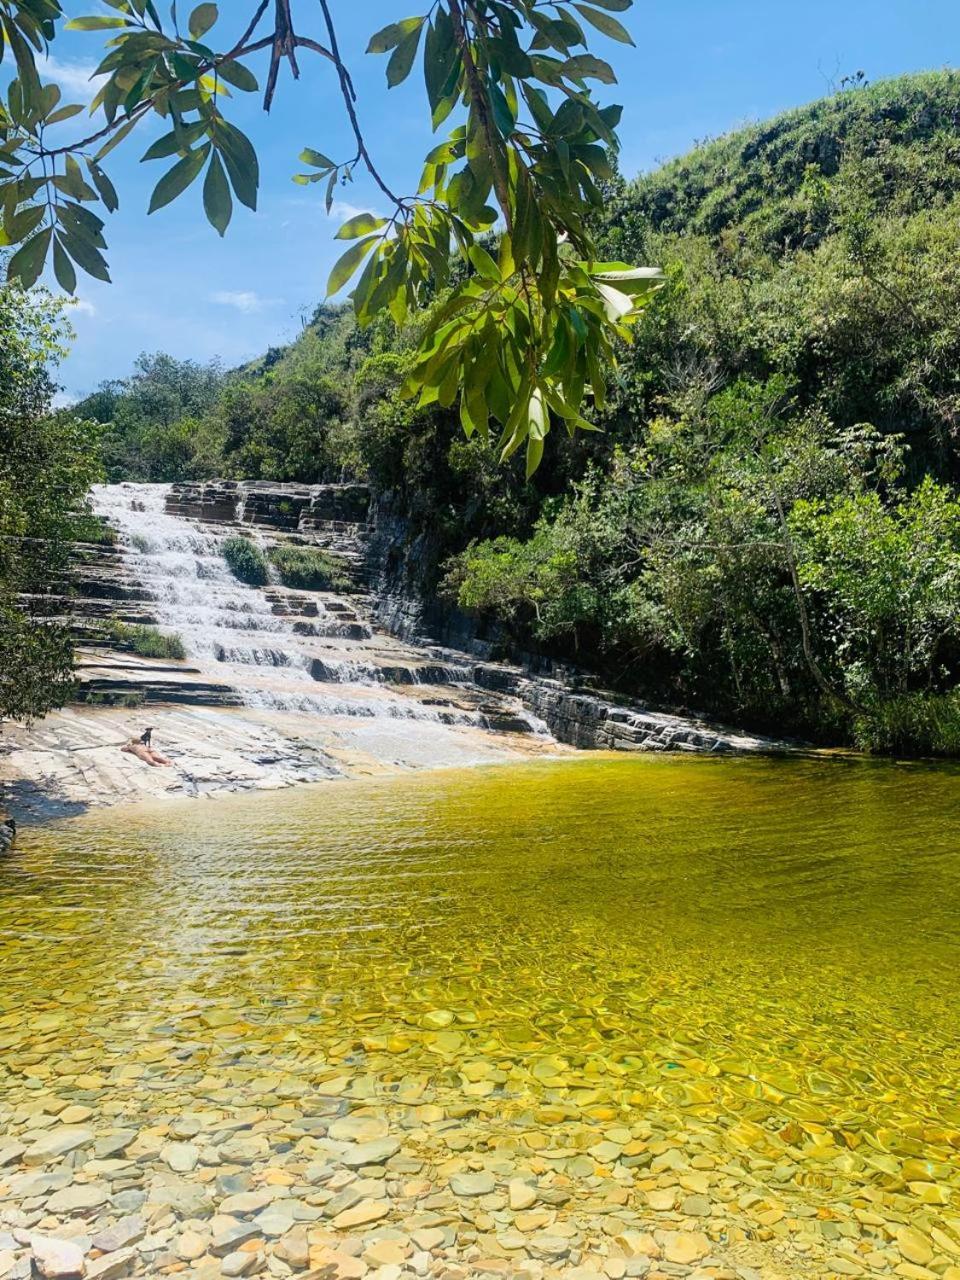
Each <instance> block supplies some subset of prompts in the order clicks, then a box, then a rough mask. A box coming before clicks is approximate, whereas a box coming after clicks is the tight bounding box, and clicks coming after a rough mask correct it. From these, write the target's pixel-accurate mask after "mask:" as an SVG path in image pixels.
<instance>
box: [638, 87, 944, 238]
mask: <svg viewBox="0 0 960 1280" xmlns="http://www.w3.org/2000/svg"><path fill="white" fill-rule="evenodd" d="M844 166H846V167H849V168H854V167H856V168H858V169H860V170H861V171H862V175H863V179H864V180H865V181H867V182H868V183H869V188H870V195H871V199H872V200H873V201H874V202H875V203H876V204H877V206H879V207H882V208H883V209H884V210H885V211H886V212H888V213H893V214H898V215H901V216H903V215H908V214H911V213H916V212H917V211H919V210H921V209H930V208H936V207H939V206H942V205H943V204H945V203H946V202H947V201H949V200H951V199H952V198H953V197H954V196H955V195H956V194H957V192H958V191H960V74H958V73H957V72H953V71H931V72H926V73H924V74H922V75H912V76H900V77H898V78H897V79H891V80H881V81H878V82H877V83H876V84H872V85H868V86H866V87H864V88H855V89H850V90H848V91H846V92H842V93H837V94H833V95H832V96H831V97H829V98H823V99H821V100H820V101H819V102H813V103H811V104H809V105H807V106H804V107H798V108H796V109H795V110H792V111H787V112H785V113H784V114H783V115H780V116H776V117H775V118H774V119H773V120H769V121H766V122H764V123H762V124H756V125H750V126H748V127H747V128H744V129H738V130H736V131H735V132H733V133H729V134H726V135H725V136H724V137H721V138H718V139H716V140H715V141H713V142H709V143H707V144H706V145H704V146H701V147H697V148H696V149H695V150H693V151H691V152H689V153H688V154H686V155H684V156H681V157H680V158H678V159H676V160H672V161H670V162H669V163H668V164H666V165H664V166H663V167H662V168H660V169H658V170H656V171H655V172H654V173H651V174H648V175H645V176H643V177H640V178H638V179H636V180H635V181H633V182H631V183H630V184H629V187H628V190H627V193H626V203H627V205H628V206H629V208H630V210H631V212H632V213H633V214H634V215H635V216H639V217H640V218H642V219H644V220H646V221H647V222H648V223H649V225H650V226H651V227H652V228H653V229H654V230H655V231H660V232H665V233H670V234H683V235H690V234H694V235H698V234H700V235H709V236H719V235H721V233H723V232H725V231H736V232H737V233H738V234H744V235H747V236H749V237H750V238H751V239H753V241H754V242H755V243H756V244H757V245H758V247H760V246H762V247H765V248H767V249H782V248H794V247H797V246H798V245H803V246H805V247H810V246H811V245H812V244H813V243H815V242H816V241H817V240H818V238H819V236H820V235H821V234H822V229H816V228H814V229H813V230H811V228H810V227H809V226H808V225H807V222H808V210H809V200H808V199H807V198H805V197H804V190H805V187H806V188H808V187H809V185H810V181H811V176H822V177H824V178H827V179H832V178H835V177H836V175H837V174H838V173H839V171H840V169H841V167H844Z"/></svg>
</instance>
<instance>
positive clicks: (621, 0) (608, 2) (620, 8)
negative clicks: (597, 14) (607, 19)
mask: <svg viewBox="0 0 960 1280" xmlns="http://www.w3.org/2000/svg"><path fill="white" fill-rule="evenodd" d="M593 3H594V4H595V5H597V6H598V7H599V8H601V9H606V10H607V12H608V13H626V11H627V10H628V9H629V8H631V7H632V6H633V0H593Z"/></svg>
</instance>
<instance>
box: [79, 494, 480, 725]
mask: <svg viewBox="0 0 960 1280" xmlns="http://www.w3.org/2000/svg"><path fill="white" fill-rule="evenodd" d="M169 489H170V486H169V485H161V484H130V483H128V484H120V485H100V486H97V487H96V488H95V489H94V492H93V498H92V501H93V508H94V510H95V512H96V513H97V514H98V515H100V516H102V517H103V518H104V519H105V520H106V521H107V522H108V523H109V524H110V525H111V526H112V527H113V528H114V529H115V530H116V531H117V533H118V534H119V538H120V545H121V547H122V549H123V553H124V556H125V559H126V563H127V565H128V567H129V569H130V572H131V575H132V576H133V577H134V578H135V579H136V581H137V582H138V583H139V585H140V586H141V587H142V588H143V589H144V590H145V591H147V592H148V594H149V596H150V597H151V600H152V601H153V610H152V612H153V613H154V615H155V616H156V619H157V625H158V626H159V627H160V629H161V630H162V631H165V632H169V633H172V634H176V635H178V636H179V637H180V639H181V641H182V642H183V646H184V649H185V651H186V654H187V657H188V659H189V660H190V663H191V665H192V666H194V667H195V668H197V669H198V670H199V671H200V672H201V673H202V674H203V675H204V676H205V677H210V678H212V679H214V680H216V681H218V682H220V683H225V684H229V685H231V686H232V687H233V688H235V689H236V691H237V692H238V693H239V695H240V696H241V698H242V699H243V701H244V703H245V704H246V705H247V706H249V707H256V708H260V709H267V710H276V711H292V712H300V713H307V714H312V715H319V716H324V717H331V716H333V717H339V716H354V717H355V716H360V717H366V718H378V719H380V718H385V717H386V718H391V719H403V720H407V719H417V720H425V721H434V722H442V723H445V724H451V723H460V724H477V723H482V720H483V717H482V716H478V715H477V714H476V713H475V712H471V711H463V712H460V711H458V710H457V709H455V708H449V709H444V710H438V709H437V708H435V707H431V706H426V705H424V704H423V703H422V702H421V701H419V700H418V699H415V698H409V697H404V696H402V695H401V694H400V693H398V692H396V691H394V690H391V689H388V688H386V687H385V686H384V683H383V677H382V675H381V673H380V671H379V670H378V668H377V666H376V664H375V663H374V662H372V661H370V660H369V658H368V656H367V654H366V653H365V651H362V650H361V651H360V652H354V651H353V650H350V651H349V652H347V653H344V652H343V651H342V650H341V649H335V650H333V651H332V652H331V651H330V650H329V649H326V648H321V647H320V645H321V644H322V641H321V640H318V639H316V638H315V637H317V636H318V635H319V636H323V637H326V638H327V639H328V640H329V638H330V637H336V636H340V635H342V634H343V632H344V629H345V624H344V623H343V620H342V618H341V617H340V616H338V611H337V610H330V611H327V610H326V607H325V606H324V604H323V603H322V601H317V609H318V617H317V619H316V621H311V622H310V623H309V624H307V625H304V624H303V623H300V624H299V625H296V624H294V623H293V622H291V621H290V620H289V618H286V617H282V616H278V614H277V612H275V603H274V601H275V599H276V595H277V592H276V589H275V588H273V587H268V588H266V589H262V588H258V587H251V586H247V585H244V584H243V583H240V582H238V581H237V579H236V578H234V576H233V574H232V573H231V572H230V570H229V568H228V567H227V564H226V561H225V560H224V558H223V543H224V541H225V540H226V536H227V535H226V534H224V533H222V532H221V531H220V530H219V529H217V528H216V527H214V526H210V525H199V524H196V523H194V522H192V521H190V520H187V519H184V518H182V517H180V516H176V515H173V514H171V513H170V512H169V511H168V510H167V495H168V493H169ZM268 593H269V594H268ZM270 595H273V596H274V600H271V598H270ZM331 603H336V602H331ZM342 608H343V606H342V605H341V606H340V609H342ZM354 625H355V624H354ZM364 630H366V629H364ZM339 643H340V644H343V643H344V642H343V641H340V642H339ZM318 680H319V681H322V682H332V683H335V684H336V686H337V696H336V697H331V696H323V695H321V694H320V693H319V692H318V690H317V681H318ZM410 683H411V684H416V683H417V681H416V677H415V674H414V675H413V676H412V677H411V681H410Z"/></svg>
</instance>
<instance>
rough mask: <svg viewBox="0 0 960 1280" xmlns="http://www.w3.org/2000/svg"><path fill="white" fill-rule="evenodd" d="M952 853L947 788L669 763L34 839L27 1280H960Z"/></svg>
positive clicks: (16, 1077)
mask: <svg viewBox="0 0 960 1280" xmlns="http://www.w3.org/2000/svg"><path fill="white" fill-rule="evenodd" d="M958 832H960V773H958V772H957V771H956V770H955V769H953V768H950V767H944V768H936V767H932V766H926V765H909V766H897V765H891V764H883V763H871V762H862V761H853V760H839V759H838V760H829V761H824V760H767V759H732V760H720V759H688V758H665V757H656V758H654V757H645V758H639V759H622V758H604V757H599V758H598V757H583V758H578V759H574V760H564V761H559V762H557V761H554V762H540V763H533V764H524V765H509V766H503V767H491V768H483V769H476V770H470V771H449V772H441V773H434V774H424V775H417V776H406V777H402V778H393V779H389V780H381V781H377V782H372V783H339V784H323V785H320V786H317V787H313V788H304V789H301V790H299V791H291V792H287V793H284V794H280V795H278V794H276V793H272V794H264V795H260V796H247V797H242V798H240V797H238V798H236V799H230V800H222V801H216V802H209V803H200V802H198V803H176V804H168V805H165V806H160V807H151V808H140V809H135V810H131V809H127V810H114V811H101V812H97V813H90V814H87V815H86V816H84V817H82V818H79V819H75V820H72V821H69V822H64V823H61V824H57V825H52V826H49V827H45V828H40V829H34V830H29V831H25V832H24V833H23V834H22V838H21V840H20V843H19V845H18V848H17V850H16V852H15V854H14V855H13V856H12V857H11V858H10V859H8V860H7V862H6V863H5V864H4V866H3V867H2V870H0V1051H2V1061H0V1086H2V1088H0V1122H2V1126H3V1134H4V1136H2V1137H0V1165H2V1166H3V1167H2V1168H0V1275H2V1274H3V1266H2V1263H3V1260H4V1249H5V1248H6V1250H7V1251H8V1252H9V1254H10V1263H11V1265H13V1264H14V1260H15V1259H16V1258H18V1257H22V1256H23V1249H24V1248H25V1247H26V1245H27V1243H28V1234H29V1233H31V1232H36V1233H39V1234H41V1235H44V1234H46V1235H58V1236H60V1237H64V1236H74V1237H76V1243H77V1244H78V1246H79V1247H80V1249H81V1250H83V1251H86V1255H87V1267H88V1274H92V1275H97V1274H100V1273H99V1272H98V1271H97V1270H96V1269H97V1267H98V1266H100V1267H101V1268H104V1263H103V1262H100V1263H98V1262H97V1261H96V1258H97V1254H98V1252H102V1251H103V1248H102V1247H103V1244H104V1243H112V1244H114V1245H115V1248H114V1250H113V1251H108V1252H106V1253H105V1257H106V1258H107V1259H109V1258H110V1257H111V1256H116V1255H117V1249H119V1248H121V1247H122V1248H126V1249H129V1251H130V1252H129V1256H127V1255H126V1254H125V1255H123V1266H124V1267H125V1268H127V1269H131V1268H132V1269H134V1270H136V1271H144V1270H145V1271H146V1272H148V1273H150V1274H154V1273H162V1272H167V1271H171V1270H173V1271H176V1270H180V1271H186V1272H188V1273H189V1274H190V1275H194V1274H198V1275H203V1276H204V1277H206V1276H209V1277H214V1276H219V1275H221V1274H234V1275H239V1274H255V1273H257V1272H258V1271H260V1270H264V1271H265V1273H266V1274H273V1275H279V1276H282V1275H286V1274H291V1273H292V1272H300V1273H302V1272H303V1269H304V1268H305V1267H308V1266H309V1267H311V1268H314V1269H317V1268H319V1269H320V1270H319V1271H318V1276H324V1277H327V1276H329V1277H333V1276H360V1275H364V1274H366V1275H371V1276H374V1277H377V1278H378V1280H398V1278H399V1277H401V1276H405V1275H408V1274H409V1275H411V1276H412V1275H438V1276H440V1275H445V1276H448V1277H450V1278H451V1280H455V1278H456V1277H460V1276H468V1275H509V1276H514V1275H525V1274H528V1275H539V1274H544V1275H553V1274H567V1273H570V1274H573V1275H576V1276H584V1277H593V1276H606V1277H610V1278H611V1280H617V1278H618V1277H619V1276H622V1275H648V1276H651V1277H655V1276H682V1275H689V1274H693V1275H697V1276H721V1277H722V1276H731V1277H732V1276H738V1275H742V1276H757V1275H759V1276H762V1277H764V1278H766V1277H771V1278H772V1277H779V1276H784V1277H788V1276H789V1277H793V1276H810V1277H818V1278H820V1277H831V1276H837V1275H859V1274H871V1275H872V1274H877V1275H884V1274H890V1275H893V1274H896V1275H902V1276H907V1277H916V1278H917V1280H925V1277H930V1276H932V1277H940V1278H942V1280H960V982H958V973H960V914H958V912H960V837H958ZM131 1218H132V1219H134V1220H135V1221H134V1222H133V1225H132V1226H128V1227H127V1232H128V1234H129V1235H131V1236H133V1237H136V1238H135V1239H131V1240H129V1241H125V1243H124V1244H123V1245H122V1246H116V1242H115V1241H105V1240H104V1239H103V1238H99V1237H98V1236H97V1232H98V1231H100V1230H102V1229H103V1228H104V1227H107V1226H110V1225H111V1224H114V1223H115V1222H116V1221H117V1219H124V1221H128V1220H129V1219H131ZM139 1219H142V1220H143V1229H142V1230H141V1229H140V1226H138V1225H137V1222H138V1220H139ZM10 1228H17V1229H18V1232H19V1235H18V1236H16V1237H12V1238H8V1239H6V1240H4V1239H3V1236H2V1233H4V1232H5V1231H8V1230H9V1229H10ZM138 1232H139V1236H138V1235H137V1233H138ZM98 1239H99V1244H98ZM244 1268H245V1269H244ZM103 1273H104V1276H105V1277H106V1280H109V1277H111V1276H112V1275H114V1274H122V1273H123V1270H122V1268H121V1269H117V1270H114V1271H109V1270H106V1269H105V1268H104V1272H103Z"/></svg>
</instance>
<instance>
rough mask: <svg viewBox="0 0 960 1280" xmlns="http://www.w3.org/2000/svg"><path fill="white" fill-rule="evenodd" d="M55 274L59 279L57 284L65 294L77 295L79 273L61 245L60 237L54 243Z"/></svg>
mask: <svg viewBox="0 0 960 1280" xmlns="http://www.w3.org/2000/svg"><path fill="white" fill-rule="evenodd" d="M53 274H54V275H55V276H56V277H57V283H58V284H59V285H60V288H61V289H62V290H63V291H64V293H70V294H73V293H76V290H77V273H76V271H75V270H74V269H73V263H72V262H71V261H70V259H69V258H68V257H67V252H66V250H65V249H64V247H63V245H62V244H61V243H60V237H59V236H57V237H55V239H54V241H53Z"/></svg>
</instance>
